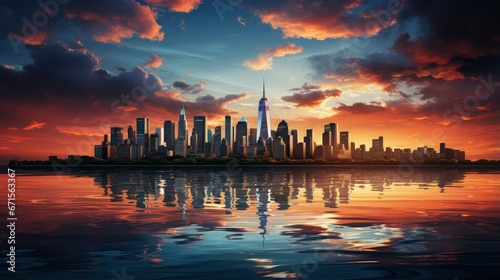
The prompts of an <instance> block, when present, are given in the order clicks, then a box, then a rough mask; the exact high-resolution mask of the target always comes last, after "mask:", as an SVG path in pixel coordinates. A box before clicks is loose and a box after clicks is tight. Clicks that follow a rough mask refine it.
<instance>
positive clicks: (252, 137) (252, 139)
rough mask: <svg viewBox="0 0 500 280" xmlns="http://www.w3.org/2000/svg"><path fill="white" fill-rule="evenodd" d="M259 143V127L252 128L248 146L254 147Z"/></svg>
mask: <svg viewBox="0 0 500 280" xmlns="http://www.w3.org/2000/svg"><path fill="white" fill-rule="evenodd" d="M256 144H257V128H250V134H249V135H248V146H249V147H253V146H255V145H256Z"/></svg>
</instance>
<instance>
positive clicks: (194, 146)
mask: <svg viewBox="0 0 500 280" xmlns="http://www.w3.org/2000/svg"><path fill="white" fill-rule="evenodd" d="M198 143H199V141H198V133H196V130H195V129H194V128H193V132H192V133H191V138H190V141H189V153H191V154H196V152H198Z"/></svg>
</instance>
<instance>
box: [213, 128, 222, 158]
mask: <svg viewBox="0 0 500 280" xmlns="http://www.w3.org/2000/svg"><path fill="white" fill-rule="evenodd" d="M221 144H222V127H221V126H216V127H215V134H214V154H215V156H216V157H219V156H220V155H221V154H220V146H221Z"/></svg>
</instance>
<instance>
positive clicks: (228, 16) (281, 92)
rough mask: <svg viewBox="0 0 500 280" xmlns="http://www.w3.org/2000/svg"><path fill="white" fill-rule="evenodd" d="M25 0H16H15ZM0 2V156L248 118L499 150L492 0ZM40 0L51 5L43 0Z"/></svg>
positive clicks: (471, 154) (358, 137) (40, 155)
mask: <svg viewBox="0 0 500 280" xmlns="http://www.w3.org/2000/svg"><path fill="white" fill-rule="evenodd" d="M27 2H30V3H31V4H28V3H27ZM37 2H38V1H2V2H0V95H1V97H2V98H1V103H0V104H1V105H0V106H1V111H0V114H1V119H2V121H1V122H0V130H1V131H2V133H1V134H0V161H1V162H6V161H7V160H8V159H10V158H18V159H47V158H48V156H49V155H57V156H59V157H66V155H67V154H86V155H93V145H95V144H99V143H100V142H101V141H102V136H103V135H104V134H109V127H111V126H121V127H124V128H126V127H128V125H130V124H132V125H134V127H135V119H136V118H137V117H149V118H150V119H151V123H152V125H151V128H152V129H154V128H155V127H162V126H163V122H164V121H165V120H173V121H175V122H176V123H177V121H178V114H179V110H180V108H181V107H182V105H184V106H185V108H186V115H187V119H188V128H189V130H191V129H192V122H193V116H195V115H206V116H208V121H209V128H212V129H213V128H214V127H215V126H217V125H222V126H223V124H224V123H223V119H224V116H225V115H228V114H229V115H232V116H233V120H234V124H236V121H237V120H239V119H240V118H241V117H242V116H244V117H245V118H246V119H247V120H248V122H249V127H252V128H256V127H257V105H258V100H259V99H260V98H261V96H262V79H263V78H265V79H266V97H267V98H268V99H269V103H270V112H271V125H272V128H273V129H276V127H277V125H278V123H279V121H281V120H282V119H285V120H286V121H287V122H288V124H289V127H290V129H298V130H299V137H300V139H302V137H303V136H304V135H305V129H306V128H313V129H314V135H315V140H316V142H317V143H318V144H320V143H321V133H322V132H323V124H326V123H330V122H335V123H337V124H338V125H339V127H340V130H341V131H349V133H350V141H353V142H355V143H356V146H357V147H358V146H359V145H360V144H367V146H371V139H373V138H377V137H378V136H384V144H385V145H386V146H390V147H393V148H396V147H399V148H406V147H408V148H412V149H415V148H416V147H418V146H424V145H427V146H429V147H434V148H439V142H446V143H447V146H448V147H452V148H455V149H461V150H465V151H466V157H467V158H468V159H472V160H476V159H480V158H487V159H500V145H499V140H498V139H499V138H500V137H499V136H500V109H499V104H500V97H499V95H500V94H499V93H500V68H499V66H500V32H499V31H498V26H500V17H498V15H497V13H498V11H499V10H500V3H496V2H494V1H453V0H443V1H427V0H419V1H410V0H401V1H397V0H382V1H378V0H377V1H362V0H330V1H326V0H325V1H316V0H311V1H305V0H302V1H300V0H289V1H281V0H276V1H267V0H258V1H254V0H252V1H249V0H220V1H203V0H190V1H182V0H142V1H138V0H109V1H100V0H90V1H77V0H58V1H57V0H42V1H41V2H45V3H50V5H48V6H47V7H45V8H42V7H41V6H40V5H39V4H37ZM54 3H55V4H56V5H54Z"/></svg>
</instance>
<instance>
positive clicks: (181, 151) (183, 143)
mask: <svg viewBox="0 0 500 280" xmlns="http://www.w3.org/2000/svg"><path fill="white" fill-rule="evenodd" d="M174 154H175V155H176V156H181V157H184V158H185V157H186V156H187V139H186V138H183V137H179V138H177V140H175V149H174Z"/></svg>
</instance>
